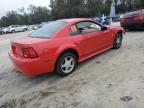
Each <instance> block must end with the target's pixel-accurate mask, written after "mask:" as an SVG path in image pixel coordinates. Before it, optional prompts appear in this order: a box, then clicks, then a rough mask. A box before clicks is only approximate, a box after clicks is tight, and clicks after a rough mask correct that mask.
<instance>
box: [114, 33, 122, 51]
mask: <svg viewBox="0 0 144 108" xmlns="http://www.w3.org/2000/svg"><path fill="white" fill-rule="evenodd" d="M122 40H123V36H122V33H118V34H117V35H116V36H115V39H114V44H113V48H114V49H119V48H121V45H122Z"/></svg>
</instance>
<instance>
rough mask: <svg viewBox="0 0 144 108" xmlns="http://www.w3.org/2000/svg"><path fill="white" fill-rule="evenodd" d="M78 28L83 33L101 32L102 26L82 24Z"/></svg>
mask: <svg viewBox="0 0 144 108" xmlns="http://www.w3.org/2000/svg"><path fill="white" fill-rule="evenodd" d="M77 27H78V29H79V31H80V32H81V33H88V32H95V31H99V30H101V26H100V25H98V24H96V23H93V22H80V23H78V24H77Z"/></svg>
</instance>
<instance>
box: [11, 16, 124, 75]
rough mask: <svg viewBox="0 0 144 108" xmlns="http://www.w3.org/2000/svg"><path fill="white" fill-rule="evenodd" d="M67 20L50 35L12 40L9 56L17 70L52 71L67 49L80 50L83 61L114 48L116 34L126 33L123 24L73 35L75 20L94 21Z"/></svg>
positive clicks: (30, 71) (40, 72)
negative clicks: (71, 32)
mask: <svg viewBox="0 0 144 108" xmlns="http://www.w3.org/2000/svg"><path fill="white" fill-rule="evenodd" d="M66 21H67V22H68V23H67V24H66V25H65V26H64V27H63V28H61V29H60V30H59V31H57V32H56V33H54V34H53V36H51V38H49V39H42V38H31V37H20V38H17V39H15V40H13V42H12V43H11V46H12V52H10V53H9V56H10V58H11V60H12V62H13V64H14V67H15V68H16V70H17V71H20V72H22V73H24V74H26V75H30V76H33V75H40V74H44V73H48V72H53V71H54V67H55V64H56V61H57V59H58V57H59V56H60V54H62V53H63V52H64V51H66V50H68V49H73V50H75V51H76V52H77V53H78V61H79V62H82V61H84V60H85V59H87V58H89V57H92V56H94V55H96V54H98V53H101V52H103V51H105V50H108V49H110V48H112V47H113V41H114V38H115V36H116V34H117V33H118V32H124V33H125V31H124V30H123V28H121V27H110V28H109V29H108V30H105V31H104V30H100V31H96V32H90V33H86V34H78V35H75V36H71V35H70V33H69V31H70V28H71V26H73V24H75V23H77V22H80V21H91V22H94V21H93V20H90V19H81V18H79V19H67V20H66ZM94 23H97V22H94ZM23 49H24V50H23ZM24 54H26V56H25V57H24ZM27 56H28V57H27Z"/></svg>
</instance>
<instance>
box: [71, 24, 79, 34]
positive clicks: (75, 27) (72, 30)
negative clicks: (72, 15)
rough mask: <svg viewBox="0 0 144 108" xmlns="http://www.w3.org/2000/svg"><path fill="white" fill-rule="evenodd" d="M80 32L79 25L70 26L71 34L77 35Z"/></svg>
mask: <svg viewBox="0 0 144 108" xmlns="http://www.w3.org/2000/svg"><path fill="white" fill-rule="evenodd" d="M79 33H80V32H79V30H78V28H77V26H76V25H75V24H74V25H72V26H71V27H70V34H71V35H77V34H79Z"/></svg>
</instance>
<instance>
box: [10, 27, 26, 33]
mask: <svg viewBox="0 0 144 108" xmlns="http://www.w3.org/2000/svg"><path fill="white" fill-rule="evenodd" d="M22 31H27V26H21V25H11V26H9V33H15V32H22Z"/></svg>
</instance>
